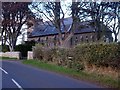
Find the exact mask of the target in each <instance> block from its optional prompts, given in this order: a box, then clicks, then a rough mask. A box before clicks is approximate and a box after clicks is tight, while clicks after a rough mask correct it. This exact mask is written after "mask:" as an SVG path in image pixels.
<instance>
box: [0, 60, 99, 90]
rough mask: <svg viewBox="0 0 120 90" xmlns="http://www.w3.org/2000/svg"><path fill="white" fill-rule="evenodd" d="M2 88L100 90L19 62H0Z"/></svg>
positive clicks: (85, 83) (95, 86)
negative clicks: (77, 89) (79, 89)
mask: <svg viewBox="0 0 120 90" xmlns="http://www.w3.org/2000/svg"><path fill="white" fill-rule="evenodd" d="M0 63H2V65H1V66H0V72H2V88H19V89H21V90H23V89H25V88H101V87H99V86H97V85H94V84H91V83H87V82H84V81H80V80H76V79H73V78H70V77H67V76H64V75H60V74H57V73H54V72H50V71H45V70H42V69H37V68H35V67H32V66H29V65H24V64H22V63H21V62H20V61H0Z"/></svg>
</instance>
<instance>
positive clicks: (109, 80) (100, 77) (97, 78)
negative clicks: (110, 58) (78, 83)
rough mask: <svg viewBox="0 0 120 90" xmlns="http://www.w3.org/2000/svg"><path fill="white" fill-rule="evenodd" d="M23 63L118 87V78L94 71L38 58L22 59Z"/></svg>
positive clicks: (110, 86) (105, 85)
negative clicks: (85, 70)
mask: <svg viewBox="0 0 120 90" xmlns="http://www.w3.org/2000/svg"><path fill="white" fill-rule="evenodd" d="M23 64H29V65H32V66H35V67H37V68H41V69H45V70H49V71H54V72H57V73H61V74H65V75H68V76H72V77H73V78H77V79H80V80H85V81H90V82H93V83H94V82H95V83H97V84H99V85H103V86H104V87H109V88H118V86H119V84H118V79H113V78H111V77H109V76H103V75H97V74H95V73H91V74H89V73H87V72H84V71H79V72H77V71H75V70H73V69H70V68H65V67H63V66H57V65H53V64H49V63H45V62H42V61H38V60H24V61H23Z"/></svg>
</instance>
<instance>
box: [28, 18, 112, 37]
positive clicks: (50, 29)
mask: <svg viewBox="0 0 120 90" xmlns="http://www.w3.org/2000/svg"><path fill="white" fill-rule="evenodd" d="M71 20H72V19H69V18H66V19H65V20H64V22H65V23H66V30H68V31H67V32H69V28H70V27H71V24H70V23H72V21H71ZM90 22H93V21H90ZM87 23H89V22H82V23H80V24H79V25H80V26H83V27H82V28H81V27H78V29H76V30H75V34H78V33H89V32H95V28H94V27H93V26H90V25H87ZM85 25H87V26H85ZM61 31H62V33H65V29H63V28H61ZM107 31H110V30H109V29H108V30H107ZM55 34H58V30H57V29H56V28H55V27H54V26H50V25H43V24H42V25H36V26H35V27H34V30H33V31H32V32H31V34H30V35H29V37H41V36H48V35H55Z"/></svg>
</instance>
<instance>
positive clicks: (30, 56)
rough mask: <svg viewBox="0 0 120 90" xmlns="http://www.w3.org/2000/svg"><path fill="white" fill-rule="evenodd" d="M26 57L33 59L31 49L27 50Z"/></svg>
mask: <svg viewBox="0 0 120 90" xmlns="http://www.w3.org/2000/svg"><path fill="white" fill-rule="evenodd" d="M27 59H28V60H30V59H33V52H32V51H28V55H27Z"/></svg>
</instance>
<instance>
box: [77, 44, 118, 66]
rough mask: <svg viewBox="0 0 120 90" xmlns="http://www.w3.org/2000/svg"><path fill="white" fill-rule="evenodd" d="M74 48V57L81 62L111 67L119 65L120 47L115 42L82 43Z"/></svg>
mask: <svg viewBox="0 0 120 90" xmlns="http://www.w3.org/2000/svg"><path fill="white" fill-rule="evenodd" d="M75 50H76V51H75V55H76V56H75V57H76V58H77V59H79V60H82V62H84V61H85V62H87V63H88V64H94V65H97V66H105V67H108V66H110V67H113V68H118V67H119V65H120V53H119V50H120V49H119V45H118V44H117V43H110V44H108V43H94V44H84V45H79V46H77V47H76V49H75ZM78 54H79V55H78ZM77 61H78V60H77Z"/></svg>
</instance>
